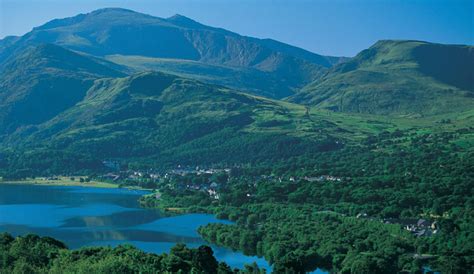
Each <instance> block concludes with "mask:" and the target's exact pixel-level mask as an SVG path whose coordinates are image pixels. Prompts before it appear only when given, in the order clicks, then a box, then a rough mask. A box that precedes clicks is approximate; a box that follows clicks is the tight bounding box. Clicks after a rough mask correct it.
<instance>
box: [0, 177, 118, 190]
mask: <svg viewBox="0 0 474 274" xmlns="http://www.w3.org/2000/svg"><path fill="white" fill-rule="evenodd" d="M81 178H82V179H83V180H84V181H83V182H81ZM85 178H86V177H82V176H78V177H66V176H59V177H55V178H54V179H52V178H45V177H37V178H34V179H33V178H28V179H24V180H3V179H1V180H0V183H1V184H30V185H43V186H82V187H98V188H118V187H119V185H118V184H112V183H106V182H99V181H89V182H85Z"/></svg>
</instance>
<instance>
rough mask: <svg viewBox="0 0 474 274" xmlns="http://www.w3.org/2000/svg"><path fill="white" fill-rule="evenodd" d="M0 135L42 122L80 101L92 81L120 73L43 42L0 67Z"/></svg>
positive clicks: (119, 74) (13, 56) (12, 57)
mask: <svg viewBox="0 0 474 274" xmlns="http://www.w3.org/2000/svg"><path fill="white" fill-rule="evenodd" d="M0 72H1V73H0V109H1V110H2V111H1V113H0V136H1V135H2V134H5V133H9V132H12V131H15V130H17V128H19V127H21V126H24V125H31V124H39V123H42V122H45V121H47V120H49V119H51V118H52V117H54V116H55V115H57V114H58V113H60V112H61V111H63V110H66V109H67V108H69V107H71V106H73V105H74V104H76V103H77V102H79V101H80V100H82V99H83V98H84V96H85V94H86V91H87V89H89V88H90V87H91V86H92V84H93V81H94V80H95V79H97V78H103V77H118V76H122V75H123V74H122V73H120V72H118V71H115V70H113V69H111V68H109V67H107V66H104V65H102V64H99V63H97V62H95V61H93V60H92V59H90V58H87V57H85V56H82V55H80V54H77V53H74V52H72V51H69V50H66V49H64V48H61V47H58V46H55V45H51V44H42V45H38V46H30V47H27V48H25V49H24V50H23V51H19V52H17V53H16V54H14V55H12V56H10V58H9V59H7V60H6V61H5V62H4V63H3V64H2V65H1V66H0Z"/></svg>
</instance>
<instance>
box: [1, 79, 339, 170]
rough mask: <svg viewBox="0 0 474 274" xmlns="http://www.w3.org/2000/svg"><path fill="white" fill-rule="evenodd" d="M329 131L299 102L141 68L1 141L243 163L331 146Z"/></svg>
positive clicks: (40, 148)
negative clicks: (271, 97) (237, 90)
mask: <svg viewBox="0 0 474 274" xmlns="http://www.w3.org/2000/svg"><path fill="white" fill-rule="evenodd" d="M332 130H333V131H337V130H338V126H337V125H335V124H334V123H332V122H329V121H327V120H325V119H316V120H314V121H313V120H312V119H310V117H309V115H308V114H307V113H306V110H305V108H304V107H301V106H297V105H293V104H289V103H280V102H276V101H271V100H268V99H263V98H260V97H253V96H250V95H247V94H244V93H240V92H236V91H232V90H228V89H226V88H222V87H218V86H212V85H208V84H204V83H202V82H198V81H195V80H190V79H185V78H180V77H177V76H173V75H168V74H162V73H158V72H148V73H139V74H135V75H132V76H129V77H125V78H115V79H112V78H109V79H99V80H96V81H95V82H94V85H93V86H92V87H91V88H90V89H89V90H88V91H87V95H86V97H85V98H84V100H82V101H81V102H79V103H77V104H76V105H74V106H73V107H71V108H69V109H68V110H66V111H64V112H62V113H61V114H59V115H57V116H56V117H54V118H53V119H51V120H50V121H47V122H45V123H42V124H41V125H38V126H35V127H32V128H29V129H28V130H18V131H16V133H15V134H13V135H11V136H10V137H9V138H7V140H6V141H5V143H6V144H9V145H10V146H12V147H21V148H22V149H24V151H30V152H31V151H36V152H35V153H40V152H41V153H46V155H49V156H48V157H49V159H55V156H52V155H61V156H60V159H61V161H62V162H65V161H64V159H65V158H64V157H66V156H64V155H75V156H74V158H75V159H76V160H79V159H81V157H82V156H78V155H86V156H85V157H93V158H94V159H98V160H103V159H107V158H114V159H122V160H124V161H127V162H134V161H137V162H140V163H142V164H143V163H147V164H149V165H150V166H158V165H160V164H170V163H173V164H177V163H181V164H206V163H207V164H210V163H248V162H253V161H262V160H276V159H284V158H285V157H290V156H292V155H293V156H294V155H301V154H304V153H317V152H318V151H325V150H332V149H337V148H339V147H340V144H337V143H336V140H337V138H333V137H331V135H332V133H331V131H332ZM35 153H33V154H30V155H29V156H28V158H29V159H35V157H37V156H34V155H38V154H35ZM55 153H57V154H55ZM40 155H41V157H42V158H44V157H45V154H40ZM145 159H148V160H145ZM31 161H32V160H29V162H31ZM74 161H75V160H74ZM74 161H72V162H74ZM33 162H34V163H35V164H38V162H41V161H33ZM40 164H41V163H40ZM50 166H51V163H50ZM45 168H49V167H46V166H45Z"/></svg>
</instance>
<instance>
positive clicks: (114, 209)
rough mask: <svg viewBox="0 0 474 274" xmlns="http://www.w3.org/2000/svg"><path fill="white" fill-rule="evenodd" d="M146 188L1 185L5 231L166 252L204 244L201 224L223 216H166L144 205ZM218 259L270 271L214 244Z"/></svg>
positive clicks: (0, 227)
mask: <svg viewBox="0 0 474 274" xmlns="http://www.w3.org/2000/svg"><path fill="white" fill-rule="evenodd" d="M145 193H146V192H143V191H129V190H123V189H96V188H86V187H52V186H47V187H46V186H34V185H1V184H0V231H7V232H10V233H12V234H14V235H23V234H28V233H34V234H38V235H42V236H51V237H54V238H57V239H59V240H61V241H63V242H65V243H66V244H67V245H68V247H70V248H79V247H83V246H94V245H96V246H97V245H102V246H103V245H111V246H116V245H119V244H124V243H130V244H133V245H135V246H137V247H138V248H140V249H142V250H144V251H147V252H154V253H158V254H161V253H163V252H168V251H169V249H170V248H171V247H172V246H174V245H175V243H178V242H180V243H186V244H187V245H189V246H191V247H198V246H199V245H201V244H205V242H204V241H203V240H202V239H201V238H200V237H199V235H198V234H197V231H196V230H197V228H198V227H199V226H201V225H205V224H208V223H213V222H223V223H229V222H227V221H222V220H217V219H215V217H214V216H212V215H208V214H189V215H181V216H176V217H169V218H164V217H163V216H162V215H161V214H160V212H158V211H154V210H144V209H142V208H140V207H139V205H138V202H137V200H138V198H139V197H140V196H141V195H143V194H145ZM212 248H213V250H214V252H215V256H216V258H217V259H218V260H223V261H225V262H227V263H228V264H229V265H230V266H231V267H239V268H242V267H243V266H244V264H247V263H252V262H254V261H256V262H257V264H258V265H259V266H261V267H263V268H266V269H268V270H270V266H269V264H268V263H267V262H266V261H265V260H264V259H262V258H257V257H251V256H244V255H243V254H241V253H238V252H233V251H231V250H228V249H225V248H221V247H217V246H212Z"/></svg>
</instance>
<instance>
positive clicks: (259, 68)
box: [0, 8, 343, 98]
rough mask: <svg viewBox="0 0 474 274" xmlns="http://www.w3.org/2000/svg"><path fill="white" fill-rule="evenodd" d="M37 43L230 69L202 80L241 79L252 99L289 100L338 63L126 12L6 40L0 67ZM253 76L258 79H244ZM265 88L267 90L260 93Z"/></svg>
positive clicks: (189, 23)
mask: <svg viewBox="0 0 474 274" xmlns="http://www.w3.org/2000/svg"><path fill="white" fill-rule="evenodd" d="M36 43H53V44H56V45H60V46H62V47H65V48H68V49H71V50H74V51H79V52H84V53H87V54H90V55H94V56H98V57H107V56H109V55H116V56H124V58H122V60H127V57H129V56H140V57H149V58H166V59H173V60H187V61H194V63H191V64H196V65H197V66H200V65H202V64H206V65H212V66H225V67H226V68H228V69H232V70H233V72H234V74H237V77H231V76H229V77H227V76H226V77H224V78H225V81H224V82H223V83H221V82H220V80H219V79H220V78H222V75H221V74H219V71H218V69H217V71H216V70H209V71H208V73H209V75H208V76H207V78H208V79H214V81H213V83H218V84H229V83H232V82H233V81H235V79H236V78H237V79H242V80H241V81H237V84H236V86H235V87H237V88H241V87H245V86H249V87H250V91H251V92H253V93H256V94H264V95H266V96H271V97H274V98H282V97H286V96H289V95H291V94H293V93H294V91H296V90H297V89H299V88H301V87H303V86H304V85H305V84H307V83H309V82H311V81H312V80H314V79H316V78H317V77H319V76H320V75H321V74H322V73H323V72H324V71H325V70H326V69H327V68H329V67H331V66H332V65H333V64H335V63H338V62H339V61H340V60H343V59H339V58H337V57H326V56H321V55H318V54H314V53H311V52H309V51H306V50H303V49H300V48H297V47H293V46H290V45H286V44H284V43H280V42H277V41H274V40H270V39H263V40H262V39H257V38H251V37H245V36H241V35H239V34H236V33H233V32H230V31H227V30H224V29H219V28H213V27H209V26H205V25H203V24H200V23H198V22H196V21H193V20H192V19H189V18H187V17H184V16H181V15H175V16H173V17H170V18H167V19H164V18H158V17H153V16H150V15H146V14H142V13H137V12H134V11H131V10H126V9H118V8H108V9H101V10H96V11H93V12H91V13H88V14H80V15H77V16H74V17H70V18H65V19H56V20H52V21H50V22H48V23H46V24H44V25H42V26H39V27H37V28H34V29H33V30H32V31H31V32H29V33H27V34H25V35H24V36H22V37H16V38H15V37H12V38H8V40H7V41H2V42H0V62H1V61H2V60H3V59H5V58H6V56H9V55H11V54H12V53H14V52H16V51H18V50H21V49H23V48H24V47H26V46H28V45H31V44H36ZM195 62H198V63H195ZM135 63H136V60H135ZM122 64H124V65H126V64H127V63H126V62H123V63H122ZM168 64H171V65H170V67H169V68H167V67H166V66H162V67H161V68H160V69H161V70H163V71H166V72H174V69H173V68H175V67H176V63H174V64H172V63H169V62H168ZM178 64H179V63H178ZM142 65H143V66H146V65H147V63H146V62H145V63H143V64H142ZM187 66H188V67H189V64H187ZM153 68H155V67H153ZM178 70H182V68H179V69H178ZM241 71H242V72H241ZM253 71H255V72H256V73H257V76H256V77H255V79H248V78H249V75H251V73H250V72H253ZM178 72H179V71H178ZM240 74H241V75H242V76H240ZM250 78H251V77H250ZM266 86H267V87H269V88H268V90H267V89H266V88H264V87H266Z"/></svg>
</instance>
